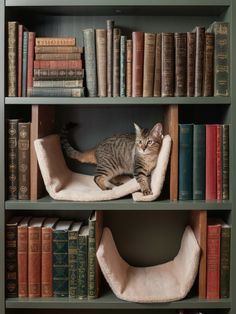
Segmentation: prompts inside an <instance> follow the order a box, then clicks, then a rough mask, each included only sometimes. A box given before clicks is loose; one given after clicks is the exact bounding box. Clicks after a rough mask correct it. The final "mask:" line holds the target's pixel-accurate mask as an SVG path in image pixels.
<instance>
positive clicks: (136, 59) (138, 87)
mask: <svg viewBox="0 0 236 314" xmlns="http://www.w3.org/2000/svg"><path fill="white" fill-rule="evenodd" d="M132 42H133V58H132V62H133V64H132V97H142V96H143V58H144V33H143V32H133V33H132Z"/></svg>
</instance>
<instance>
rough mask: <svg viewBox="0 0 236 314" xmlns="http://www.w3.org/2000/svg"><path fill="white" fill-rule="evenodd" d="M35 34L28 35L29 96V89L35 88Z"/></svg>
mask: <svg viewBox="0 0 236 314" xmlns="http://www.w3.org/2000/svg"><path fill="white" fill-rule="evenodd" d="M34 44H35V33H34V32H29V35H28V60H27V96H28V93H29V89H30V88H32V86H33V62H34Z"/></svg>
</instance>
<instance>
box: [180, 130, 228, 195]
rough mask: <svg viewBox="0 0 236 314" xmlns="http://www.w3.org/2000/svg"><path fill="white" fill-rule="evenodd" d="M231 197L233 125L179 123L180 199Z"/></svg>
mask: <svg viewBox="0 0 236 314" xmlns="http://www.w3.org/2000/svg"><path fill="white" fill-rule="evenodd" d="M192 199H193V200H205V199H206V200H219V201H221V200H228V199H229V125H227V124H223V125H220V124H207V125H199V124H180V125H179V200H192Z"/></svg>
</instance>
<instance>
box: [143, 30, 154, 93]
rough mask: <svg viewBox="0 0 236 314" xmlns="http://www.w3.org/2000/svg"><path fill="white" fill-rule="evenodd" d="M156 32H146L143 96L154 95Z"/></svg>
mask: <svg viewBox="0 0 236 314" xmlns="http://www.w3.org/2000/svg"><path fill="white" fill-rule="evenodd" d="M155 48H156V34H154V33H145V34H144V63H143V97H152V96H153V85H154V84H153V82H154V70H155Z"/></svg>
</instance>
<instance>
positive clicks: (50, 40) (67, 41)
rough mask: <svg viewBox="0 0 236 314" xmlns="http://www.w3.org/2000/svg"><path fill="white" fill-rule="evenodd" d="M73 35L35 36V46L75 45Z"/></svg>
mask: <svg viewBox="0 0 236 314" xmlns="http://www.w3.org/2000/svg"><path fill="white" fill-rule="evenodd" d="M75 44H76V41H75V37H36V46H75Z"/></svg>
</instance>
